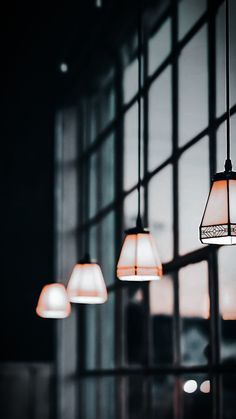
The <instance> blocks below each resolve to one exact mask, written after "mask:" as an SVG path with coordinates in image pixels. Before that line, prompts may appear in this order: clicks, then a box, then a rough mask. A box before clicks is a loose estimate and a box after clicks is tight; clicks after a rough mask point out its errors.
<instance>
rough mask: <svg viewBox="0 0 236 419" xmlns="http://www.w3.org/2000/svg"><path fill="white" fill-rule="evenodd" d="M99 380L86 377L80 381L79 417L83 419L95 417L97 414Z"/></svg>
mask: <svg viewBox="0 0 236 419" xmlns="http://www.w3.org/2000/svg"><path fill="white" fill-rule="evenodd" d="M96 396H97V380H96V379H94V378H86V379H84V380H81V381H80V382H79V394H78V398H77V400H78V403H79V412H80V415H79V417H82V418H83V419H94V418H96V414H97V397H96Z"/></svg>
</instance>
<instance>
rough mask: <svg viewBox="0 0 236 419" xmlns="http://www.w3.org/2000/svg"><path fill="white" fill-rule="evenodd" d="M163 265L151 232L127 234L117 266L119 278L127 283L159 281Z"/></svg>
mask: <svg viewBox="0 0 236 419" xmlns="http://www.w3.org/2000/svg"><path fill="white" fill-rule="evenodd" d="M161 276H162V265H161V262H160V259H159V256H158V252H157V249H156V245H155V242H154V239H153V236H152V235H151V234H150V233H149V232H143V233H137V234H132V233H131V234H129V233H128V234H127V235H126V237H125V240H124V243H123V246H122V249H121V253H120V258H119V261H118V264H117V277H118V278H119V279H121V280H125V281H150V280H158V279H160V278H161Z"/></svg>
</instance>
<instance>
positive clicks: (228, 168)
mask: <svg viewBox="0 0 236 419" xmlns="http://www.w3.org/2000/svg"><path fill="white" fill-rule="evenodd" d="M229 31H230V27H229V1H228V0H225V62H226V74H225V80H226V138H227V160H226V162H225V170H226V171H231V170H232V163H231V159H230V87H229V81H230V45H229V38H230V36H229V35H230V34H229Z"/></svg>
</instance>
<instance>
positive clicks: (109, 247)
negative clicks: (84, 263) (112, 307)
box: [100, 212, 115, 285]
mask: <svg viewBox="0 0 236 419" xmlns="http://www.w3.org/2000/svg"><path fill="white" fill-rule="evenodd" d="M100 246H101V267H102V271H103V275H104V279H105V282H106V285H110V284H111V283H112V282H113V281H114V274H115V217H114V213H113V212H112V213H110V214H108V215H107V216H106V217H105V218H104V219H103V220H102V222H101V241H100Z"/></svg>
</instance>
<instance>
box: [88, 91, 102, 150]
mask: <svg viewBox="0 0 236 419" xmlns="http://www.w3.org/2000/svg"><path fill="white" fill-rule="evenodd" d="M89 105H90V106H89V110H88V108H87V112H89V114H87V117H88V119H89V122H88V139H89V143H90V144H92V143H93V142H94V141H95V139H96V137H97V135H98V131H99V129H98V121H99V115H98V112H99V109H100V106H99V100H98V98H97V97H93V98H91V99H90V104H89Z"/></svg>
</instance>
